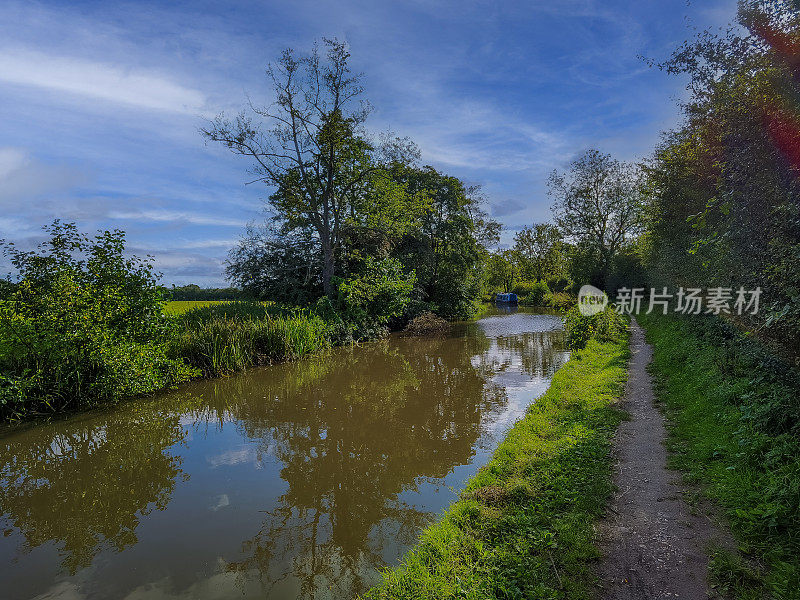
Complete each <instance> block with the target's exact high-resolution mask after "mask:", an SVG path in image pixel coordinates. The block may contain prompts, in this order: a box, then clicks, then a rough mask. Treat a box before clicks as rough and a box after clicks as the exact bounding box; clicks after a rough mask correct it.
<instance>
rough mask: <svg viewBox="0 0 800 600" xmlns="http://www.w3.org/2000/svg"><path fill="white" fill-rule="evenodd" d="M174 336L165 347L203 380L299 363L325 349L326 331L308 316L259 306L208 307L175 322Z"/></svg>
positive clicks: (327, 342) (317, 319) (318, 319)
mask: <svg viewBox="0 0 800 600" xmlns="http://www.w3.org/2000/svg"><path fill="white" fill-rule="evenodd" d="M177 321H178V323H179V324H180V327H179V329H180V334H179V335H177V336H176V338H175V340H174V341H173V343H172V346H171V353H172V355H173V356H175V357H181V358H183V359H185V360H186V361H187V362H188V363H189V364H190V365H192V366H194V367H197V368H199V369H200V370H201V371H202V373H203V375H205V376H215V375H224V374H228V373H232V372H235V371H241V370H244V369H246V368H248V367H251V366H255V365H260V364H268V363H271V362H274V361H283V360H291V359H296V358H300V357H302V356H305V355H307V354H310V353H313V352H318V351H320V350H322V349H324V348H327V347H329V346H330V338H329V327H328V324H327V323H325V321H324V320H323V319H322V318H321V317H319V316H317V315H313V314H309V313H308V311H299V310H290V309H285V308H279V307H275V306H265V305H264V304H262V303H254V302H237V303H228V304H218V305H210V306H206V307H203V308H199V309H195V310H191V311H188V312H186V313H183V314H182V315H180V316H179V317H177Z"/></svg>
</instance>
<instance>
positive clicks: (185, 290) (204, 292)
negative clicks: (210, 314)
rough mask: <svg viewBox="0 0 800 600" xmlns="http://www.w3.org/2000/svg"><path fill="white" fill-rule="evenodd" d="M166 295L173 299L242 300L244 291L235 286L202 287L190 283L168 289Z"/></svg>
mask: <svg viewBox="0 0 800 600" xmlns="http://www.w3.org/2000/svg"><path fill="white" fill-rule="evenodd" d="M166 297H167V298H169V299H170V300H172V301H186V302H199V301H206V302H208V301H215V300H241V299H243V297H242V291H241V290H240V289H238V288H235V287H228V288H201V287H200V286H199V285H195V284H189V285H183V286H178V287H175V286H174V285H173V286H172V288H170V289H168V290H167V292H166Z"/></svg>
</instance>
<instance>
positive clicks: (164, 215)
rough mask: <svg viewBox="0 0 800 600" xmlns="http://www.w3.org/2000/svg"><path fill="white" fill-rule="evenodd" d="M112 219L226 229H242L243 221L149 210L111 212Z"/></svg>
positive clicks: (172, 211)
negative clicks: (210, 226)
mask: <svg viewBox="0 0 800 600" xmlns="http://www.w3.org/2000/svg"><path fill="white" fill-rule="evenodd" d="M108 216H109V217H110V218H112V219H120V220H126V221H155V222H166V223H184V224H192V225H215V226H227V227H244V226H245V225H247V221H246V220H245V219H231V218H226V217H219V216H215V215H201V214H193V213H187V212H180V211H175V210H163V209H150V210H138V211H136V210H134V211H127V212H112V213H110V214H109V215H108Z"/></svg>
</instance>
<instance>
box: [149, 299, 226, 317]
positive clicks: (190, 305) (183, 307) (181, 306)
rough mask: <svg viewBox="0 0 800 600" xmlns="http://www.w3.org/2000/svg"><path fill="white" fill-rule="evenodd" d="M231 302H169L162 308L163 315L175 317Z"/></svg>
mask: <svg viewBox="0 0 800 600" xmlns="http://www.w3.org/2000/svg"><path fill="white" fill-rule="evenodd" d="M231 302H234V301H233V300H171V301H170V302H167V303H166V305H165V306H164V314H167V315H171V316H175V315H180V314H183V313H185V312H186V311H189V310H196V309H198V308H202V307H204V306H214V305H217V304H230V303H231Z"/></svg>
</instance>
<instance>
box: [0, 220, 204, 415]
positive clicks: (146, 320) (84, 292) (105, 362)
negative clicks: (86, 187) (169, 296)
mask: <svg viewBox="0 0 800 600" xmlns="http://www.w3.org/2000/svg"><path fill="white" fill-rule="evenodd" d="M44 229H45V231H46V232H47V233H48V234H49V236H50V239H48V240H47V241H45V242H43V243H41V244H40V245H39V246H38V247H37V249H36V250H35V251H28V252H26V251H22V250H19V249H17V248H16V247H15V245H14V244H13V243H10V242H2V246H3V250H4V253H5V254H6V256H9V257H10V259H11V263H12V264H13V266H14V267H15V268H16V269H17V271H18V272H19V283H18V285H17V286H16V289H15V290H14V291H13V292H12V293H11V295H10V296H9V298H8V299H7V300H6V301H5V302H3V303H2V304H0V372H2V373H3V375H2V378H0V417H2V418H15V417H19V416H22V415H24V414H26V413H40V412H55V411H59V410H65V409H71V408H86V407H90V406H94V405H96V404H99V403H101V402H108V401H115V400H119V399H121V398H123V397H126V396H132V395H137V394H144V393H148V392H152V391H155V390H158V389H161V388H163V387H165V386H169V385H173V384H175V383H179V382H182V381H186V380H187V379H189V378H190V377H191V376H192V375H193V374H195V372H194V370H193V369H191V368H189V367H188V366H187V365H186V364H185V363H184V362H183V361H182V360H177V359H173V358H170V357H169V356H168V355H167V348H168V342H169V339H170V336H171V335H172V333H173V329H172V327H173V324H172V322H171V321H170V320H169V319H168V318H167V317H166V316H165V315H164V314H163V312H162V306H163V302H162V300H161V293H160V291H159V289H158V287H157V285H156V281H157V277H156V275H155V273H154V271H153V266H152V262H151V261H150V260H148V259H140V258H137V257H126V256H125V255H124V248H125V235H124V233H123V232H121V231H119V230H114V231H104V232H100V233H98V235H97V236H95V237H94V238H92V239H90V238H89V237H88V236H86V235H85V234H82V233H80V232H78V230H77V228H76V227H75V225H74V224H73V223H61V222H60V221H54V222H53V224H52V225H50V226H48V227H45V228H44Z"/></svg>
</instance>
